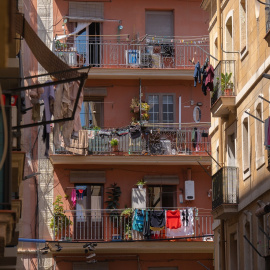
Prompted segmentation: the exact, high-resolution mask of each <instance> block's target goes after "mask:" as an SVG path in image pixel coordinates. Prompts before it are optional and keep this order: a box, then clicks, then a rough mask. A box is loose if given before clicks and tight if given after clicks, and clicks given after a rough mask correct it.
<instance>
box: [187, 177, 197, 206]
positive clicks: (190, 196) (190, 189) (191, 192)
mask: <svg viewBox="0 0 270 270" xmlns="http://www.w3.org/2000/svg"><path fill="white" fill-rule="evenodd" d="M185 200H189V201H191V200H195V186H194V181H193V180H188V181H185Z"/></svg>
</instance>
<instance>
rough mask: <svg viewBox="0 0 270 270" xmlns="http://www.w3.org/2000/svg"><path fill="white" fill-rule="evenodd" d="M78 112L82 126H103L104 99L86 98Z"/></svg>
mask: <svg viewBox="0 0 270 270" xmlns="http://www.w3.org/2000/svg"><path fill="white" fill-rule="evenodd" d="M85 99H87V100H84V102H83V104H82V109H81V112H80V119H81V125H82V127H84V128H92V127H103V123H104V106H103V104H104V99H103V98H101V97H100V98H93V97H92V98H90V97H89V98H86V97H85Z"/></svg>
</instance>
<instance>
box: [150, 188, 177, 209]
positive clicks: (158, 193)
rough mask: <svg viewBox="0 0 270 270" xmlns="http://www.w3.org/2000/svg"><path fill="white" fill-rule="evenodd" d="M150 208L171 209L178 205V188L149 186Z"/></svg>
mask: <svg viewBox="0 0 270 270" xmlns="http://www.w3.org/2000/svg"><path fill="white" fill-rule="evenodd" d="M147 195H148V200H147V203H148V207H150V208H159V207H162V208H170V207H174V206H175V205H176V186H174V185H170V186H165V185H164V186H163V185H162V186H161V185H153V186H148V190H147Z"/></svg>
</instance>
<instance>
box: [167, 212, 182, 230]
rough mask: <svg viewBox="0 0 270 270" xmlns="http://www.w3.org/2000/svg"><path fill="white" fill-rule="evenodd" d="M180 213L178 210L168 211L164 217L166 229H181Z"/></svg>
mask: <svg viewBox="0 0 270 270" xmlns="http://www.w3.org/2000/svg"><path fill="white" fill-rule="evenodd" d="M181 225H182V224H181V220H180V211H179V210H174V211H172V210H168V211H167V216H166V227H167V228H168V229H178V228H180V227H181Z"/></svg>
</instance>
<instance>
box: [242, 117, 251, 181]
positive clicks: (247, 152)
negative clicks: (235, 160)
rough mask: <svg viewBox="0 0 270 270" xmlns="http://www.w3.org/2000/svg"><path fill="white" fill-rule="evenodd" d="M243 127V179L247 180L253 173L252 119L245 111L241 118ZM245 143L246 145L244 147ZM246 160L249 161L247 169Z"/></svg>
mask: <svg viewBox="0 0 270 270" xmlns="http://www.w3.org/2000/svg"><path fill="white" fill-rule="evenodd" d="M245 121H247V127H248V131H247V136H246V137H247V144H248V145H247V146H246V145H245V142H244V135H243V134H244V122H245ZM241 129H242V171H243V180H246V179H247V178H248V177H249V176H250V174H251V168H250V121H249V116H248V115H246V114H245V113H243V115H242V118H241ZM244 145H245V147H244ZM245 155H247V160H246V161H245V160H244V156H245ZM245 162H247V166H248V168H247V169H245V168H244V165H245Z"/></svg>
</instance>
